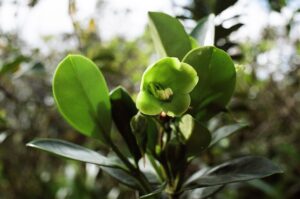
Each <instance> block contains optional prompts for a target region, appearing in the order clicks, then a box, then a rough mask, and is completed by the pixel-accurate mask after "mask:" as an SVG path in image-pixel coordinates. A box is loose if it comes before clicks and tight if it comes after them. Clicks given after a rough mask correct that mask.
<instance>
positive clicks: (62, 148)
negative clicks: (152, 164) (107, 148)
mask: <svg viewBox="0 0 300 199" xmlns="http://www.w3.org/2000/svg"><path fill="white" fill-rule="evenodd" d="M27 146H29V147H32V148H37V149H40V150H43V151H46V152H50V153H53V154H55V155H58V156H62V157H65V158H69V159H73V160H77V161H80V162H85V163H92V164H96V165H99V166H104V167H114V168H121V166H120V165H121V164H120V162H116V161H115V160H111V159H109V158H107V157H105V156H103V155H101V154H100V153H97V152H96V151H93V150H90V149H87V148H84V147H82V146H79V145H76V144H73V143H70V142H67V141H63V140H58V139H47V138H44V139H36V140H33V141H31V142H29V143H28V144H27Z"/></svg>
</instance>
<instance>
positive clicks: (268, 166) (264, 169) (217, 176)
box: [184, 156, 282, 190]
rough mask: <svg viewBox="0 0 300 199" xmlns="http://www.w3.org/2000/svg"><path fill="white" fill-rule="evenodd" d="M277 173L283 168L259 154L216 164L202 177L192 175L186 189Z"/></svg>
mask: <svg viewBox="0 0 300 199" xmlns="http://www.w3.org/2000/svg"><path fill="white" fill-rule="evenodd" d="M276 173H282V170H281V169H280V168H279V167H278V166H277V165H275V164H273V163H272V162H271V161H270V160H268V159H266V158H263V157H258V156H248V157H243V158H238V159H235V160H231V161H229V162H226V163H223V164H221V165H219V166H216V167H214V168H212V169H210V170H208V171H207V172H206V173H204V174H203V175H202V176H200V177H197V178H194V177H191V178H190V179H189V180H188V181H187V182H186V183H185V185H184V189H185V190H188V189H195V188H200V187H207V186H215V185H222V184H228V183H234V182H241V181H247V180H253V179H257V178H264V177H267V176H270V175H273V174H276Z"/></svg>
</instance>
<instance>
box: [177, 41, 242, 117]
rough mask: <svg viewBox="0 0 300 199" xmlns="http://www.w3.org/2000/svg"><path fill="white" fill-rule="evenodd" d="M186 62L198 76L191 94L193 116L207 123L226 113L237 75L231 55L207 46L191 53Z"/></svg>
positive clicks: (185, 58)
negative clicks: (216, 115)
mask: <svg viewBox="0 0 300 199" xmlns="http://www.w3.org/2000/svg"><path fill="white" fill-rule="evenodd" d="M183 62H185V63H188V64H190V65H191V66H193V67H194V68H195V70H196V71H197V74H198V77H199V81H198V84H197V85H196V87H195V88H194V90H193V91H192V92H191V107H192V111H191V113H192V115H193V116H195V117H196V119H197V120H201V121H205V120H208V119H210V118H211V117H212V116H213V115H215V114H217V113H219V112H220V111H223V110H224V109H225V106H226V105H227V103H228V102H229V100H230V98H231V96H232V94H233V91H234V88H235V80H236V72H235V67H234V64H233V62H232V60H231V58H230V56H229V55H228V54H227V53H226V52H224V51H223V50H221V49H218V48H216V47H213V46H206V47H200V48H196V49H194V50H192V51H190V52H189V53H188V54H187V55H186V56H185V57H184V59H183Z"/></svg>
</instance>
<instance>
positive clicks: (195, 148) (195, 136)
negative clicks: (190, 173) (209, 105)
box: [179, 114, 211, 156]
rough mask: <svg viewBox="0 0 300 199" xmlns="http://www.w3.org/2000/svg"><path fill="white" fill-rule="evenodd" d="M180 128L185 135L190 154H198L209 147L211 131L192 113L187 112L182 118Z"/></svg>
mask: <svg viewBox="0 0 300 199" xmlns="http://www.w3.org/2000/svg"><path fill="white" fill-rule="evenodd" d="M179 129H180V131H181V133H182V135H183V136H184V139H185V144H186V148H187V154H188V156H197V155H199V154H200V153H201V152H202V151H203V150H205V149H206V148H207V147H208V145H209V143H210V140H211V135H210V132H209V131H208V129H207V128H205V127H204V126H203V125H201V124H200V123H199V122H197V121H196V120H194V118H193V117H192V116H191V115H189V114H186V115H184V116H183V117H182V118H181V120H180V122H179Z"/></svg>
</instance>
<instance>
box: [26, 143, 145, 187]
mask: <svg viewBox="0 0 300 199" xmlns="http://www.w3.org/2000/svg"><path fill="white" fill-rule="evenodd" d="M26 146H29V147H33V148H37V149H40V150H43V151H46V152H49V153H53V154H55V155H58V156H61V157H65V158H69V159H72V160H77V161H80V162H85V163H91V164H96V165H98V166H100V167H101V169H102V170H104V171H105V172H106V173H108V174H109V175H110V176H112V177H114V178H116V179H117V180H118V181H119V182H121V183H123V184H125V185H127V186H129V187H132V188H137V187H139V186H140V185H139V184H138V182H137V180H136V179H135V178H134V177H132V176H131V175H130V174H128V171H127V170H125V169H124V168H125V166H123V165H122V163H120V162H118V161H116V160H115V159H112V158H108V157H105V156H103V155H101V154H99V153H97V152H96V151H93V150H90V149H87V148H84V147H82V146H79V145H76V144H73V143H70V142H67V141H63V140H58V139H36V140H33V141H31V142H29V143H28V144H26Z"/></svg>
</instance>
